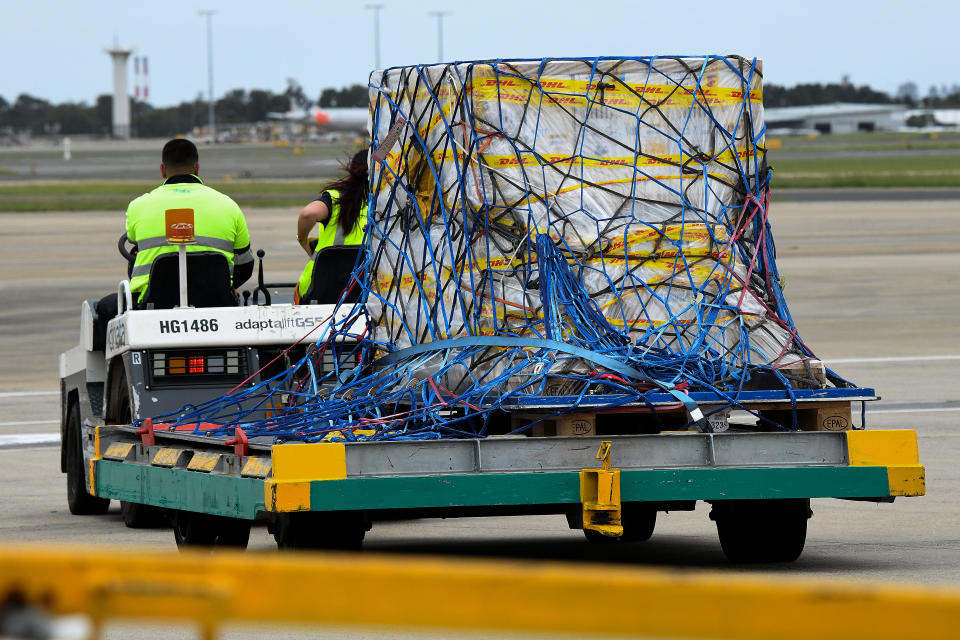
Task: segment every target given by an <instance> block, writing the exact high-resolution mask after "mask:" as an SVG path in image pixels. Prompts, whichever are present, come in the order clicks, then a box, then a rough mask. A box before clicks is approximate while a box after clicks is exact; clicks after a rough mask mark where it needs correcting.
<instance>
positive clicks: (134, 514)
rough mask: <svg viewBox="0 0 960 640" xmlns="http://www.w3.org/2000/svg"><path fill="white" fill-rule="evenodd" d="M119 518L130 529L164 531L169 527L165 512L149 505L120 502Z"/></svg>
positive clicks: (168, 519)
mask: <svg viewBox="0 0 960 640" xmlns="http://www.w3.org/2000/svg"><path fill="white" fill-rule="evenodd" d="M120 516H121V517H122V518H123V524H125V525H127V527H128V528H130V529H165V528H167V527H169V526H170V518H169V516H168V515H167V513H166V511H164V510H163V509H161V508H160V507H155V506H153V505H150V504H140V503H138V502H127V501H126V500H121V501H120Z"/></svg>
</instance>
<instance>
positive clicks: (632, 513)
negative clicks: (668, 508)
mask: <svg viewBox="0 0 960 640" xmlns="http://www.w3.org/2000/svg"><path fill="white" fill-rule="evenodd" d="M620 522H621V524H623V538H621V539H622V540H623V541H624V542H644V541H646V540H649V539H650V536H652V535H653V530H654V529H655V528H656V526H657V510H656V509H655V508H654V507H651V506H649V505H646V504H643V503H637V502H633V503H626V504H624V505H623V508H622V511H621V513H620Z"/></svg>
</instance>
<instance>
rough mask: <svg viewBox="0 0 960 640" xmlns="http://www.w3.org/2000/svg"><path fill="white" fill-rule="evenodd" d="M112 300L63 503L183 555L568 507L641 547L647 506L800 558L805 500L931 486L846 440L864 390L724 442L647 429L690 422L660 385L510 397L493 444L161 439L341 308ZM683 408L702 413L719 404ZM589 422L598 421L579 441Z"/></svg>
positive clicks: (67, 422) (74, 387) (596, 536)
mask: <svg viewBox="0 0 960 640" xmlns="http://www.w3.org/2000/svg"><path fill="white" fill-rule="evenodd" d="M261 282H262V278H261ZM120 299H121V301H122V303H121V313H120V315H119V316H118V317H117V318H115V319H113V320H111V321H110V322H109V323H108V324H107V331H106V338H105V341H104V343H102V344H101V343H98V341H97V338H96V336H95V332H94V330H93V327H94V323H95V321H96V317H95V312H94V310H93V304H92V302H91V301H88V302H85V303H84V304H83V307H82V314H81V332H80V333H81V341H80V345H78V346H77V347H75V348H73V349H71V350H70V351H67V352H65V353H64V354H62V355H61V358H60V377H61V405H62V423H61V433H62V442H63V446H62V449H61V451H62V454H61V463H62V469H61V470H62V471H64V472H66V473H67V480H68V481H67V486H68V502H69V505H70V509H71V511H72V512H73V513H76V514H96V513H103V512H105V511H106V509H107V507H108V506H109V503H110V501H111V500H119V501H120V502H121V511H122V514H123V519H124V522H125V523H126V524H127V525H128V526H130V527H142V526H157V525H158V524H160V523H163V524H166V523H167V522H169V523H172V525H173V530H174V536H175V539H176V542H177V543H178V545H180V546H183V545H221V546H234V547H245V546H246V544H247V541H248V539H249V534H250V527H251V524H253V523H254V522H255V521H265V522H266V523H267V525H268V527H269V529H270V530H271V532H272V533H273V535H274V537H275V539H276V541H277V544H278V546H279V547H281V548H285V547H295V548H358V547H360V545H361V544H362V541H363V538H364V534H365V532H366V531H367V530H368V529H369V528H370V527H371V526H372V523H375V522H377V521H382V520H389V519H406V518H418V517H457V516H487V515H490V516H495V515H496V516H505V515H524V514H562V515H565V516H566V518H567V521H568V524H569V526H570V527H571V528H575V529H583V530H584V533H585V535H586V537H587V539H588V540H590V541H591V542H607V541H617V540H626V541H642V540H646V539H648V538H649V537H650V536H651V535H652V533H653V530H654V527H655V524H656V518H657V513H658V512H662V511H679V510H692V509H694V507H695V505H696V503H697V502H698V501H705V502H708V503H710V504H711V506H712V510H711V514H710V518H711V519H712V520H714V521H715V522H716V525H717V530H718V533H719V538H720V542H721V546H722V547H723V550H724V552H725V554H726V555H727V557H728V558H730V559H731V560H733V561H791V560H794V559H796V558H797V557H798V556H799V555H800V553H801V552H802V550H803V545H804V542H805V538H806V526H807V519H808V518H809V517H810V515H811V510H810V499H812V498H842V499H853V500H871V501H878V502H889V501H892V500H893V499H894V498H895V497H898V496H918V495H923V493H924V469H923V466H921V465H920V464H919V460H918V453H917V439H916V434H915V433H914V432H913V431H908V430H897V431H868V430H863V429H853V425H852V420H851V419H850V416H851V413H850V406H851V403H857V402H864V401H867V400H872V399H875V394H874V391H873V390H872V389H861V388H819V389H795V390H793V391H792V392H791V393H788V392H786V391H784V390H779V391H770V390H751V391H743V392H742V393H741V394H740V396H739V398H740V402H741V403H742V406H744V407H746V408H750V409H752V410H754V411H755V413H756V414H761V415H762V414H763V413H764V412H767V413H766V415H769V416H772V417H774V418H778V416H779V418H778V419H779V420H780V421H781V422H783V421H784V420H783V415H786V414H791V415H793V416H796V418H795V420H796V421H797V422H798V424H797V425H796V427H799V429H798V430H790V429H788V430H783V431H781V430H774V429H770V428H766V429H765V428H763V427H762V425H761V424H760V423H754V424H751V423H749V422H747V423H742V422H740V423H738V422H737V421H736V420H732V421H731V422H730V423H729V424H728V423H727V422H726V415H725V414H722V418H723V419H722V420H720V421H719V422H718V423H716V424H715V425H714V426H715V427H716V428H715V429H714V430H715V431H722V432H717V433H701V432H695V431H674V430H671V427H670V426H665V425H664V423H662V422H660V419H659V418H658V422H657V426H655V427H651V424H652V423H651V421H650V410H651V408H653V407H657V408H658V413H662V416H663V417H664V419H665V421H666V422H667V423H669V420H666V418H668V417H670V416H671V415H673V416H674V417H675V418H677V424H678V426H679V425H683V424H685V423H687V422H689V416H688V415H687V413H686V412H685V410H684V409H683V408H682V407H677V406H676V405H677V403H676V398H675V397H673V396H671V395H670V394H667V393H663V394H658V393H651V394H649V395H648V396H647V400H648V402H647V405H646V406H626V405H625V406H622V407H617V409H616V410H615V411H612V412H611V411H609V410H608V411H606V412H605V411H603V410H597V407H602V406H604V405H605V404H608V400H609V399H606V398H604V397H603V396H602V395H592V396H583V397H566V396H549V397H547V396H545V397H537V396H528V397H526V398H524V399H523V400H522V401H521V400H517V401H515V402H514V403H512V404H510V403H505V404H504V405H503V407H502V409H503V411H502V412H501V418H505V421H506V426H505V427H504V428H503V429H502V430H501V431H499V432H497V431H494V432H493V433H494V434H496V435H489V436H487V437H484V438H464V439H440V440H406V441H367V442H316V443H302V442H288V443H283V444H273V443H272V439H269V440H270V441H269V442H268V441H264V440H263V439H262V438H256V437H254V438H250V439H247V438H246V437H245V436H244V434H243V433H242V432H241V430H239V429H238V430H236V431H232V432H231V433H233V435H232V436H224V435H222V433H223V430H222V429H221V430H220V432H219V433H220V435H209V434H207V433H205V429H207V428H208V427H207V426H205V425H202V424H200V425H196V424H195V425H180V426H178V427H175V428H173V429H172V430H170V428H169V426H168V425H158V426H157V427H156V428H155V427H154V425H153V420H152V419H151V417H152V416H158V415H161V414H163V413H165V412H169V411H176V410H178V409H179V408H180V407H183V406H184V405H186V404H189V403H197V402H202V401H204V400H207V399H210V398H217V397H219V396H221V395H222V394H224V393H227V392H229V391H230V390H231V389H232V388H235V387H236V385H237V384H248V383H249V384H254V383H255V382H256V381H257V380H258V379H260V378H261V377H264V376H267V375H270V373H269V371H263V369H264V367H265V366H266V365H267V364H269V363H270V362H272V361H273V360H274V359H276V358H277V357H278V356H277V355H276V354H278V353H282V352H284V351H285V350H286V349H288V348H289V346H290V345H291V344H292V343H295V342H297V341H298V340H299V339H302V337H303V335H304V334H305V332H309V331H310V327H320V328H321V329H322V327H323V326H324V323H326V322H329V321H331V319H332V320H334V321H336V320H338V319H342V318H340V316H341V315H344V316H345V314H346V311H344V310H343V309H341V308H339V307H337V306H336V305H300V306H293V305H286V304H273V305H270V306H254V305H251V306H240V307H230V308H219V307H218V308H199V309H195V308H179V309H160V310H136V309H133V308H132V304H131V297H130V293H129V289H128V288H125V287H124V286H121V290H120ZM347 321H348V322H349V320H347ZM348 334H349V332H347V333H346V334H344V335H348ZM302 348H305V346H304V347H302ZM194 361H196V363H195V364H196V365H197V367H198V368H197V370H196V371H194V370H193V364H194ZM318 366H324V364H323V362H322V361H318ZM267 368H269V367H267ZM690 397H691V398H692V400H693V401H695V402H696V403H697V405H698V406H699V407H701V408H702V409H703V411H704V413H710V412H711V410H712V409H711V408H712V407H713V408H716V407H722V406H723V404H724V402H725V401H724V399H723V398H720V397H714V396H712V395H711V394H710V393H704V392H692V393H691V394H690ZM792 407H795V408H796V411H795V412H794V411H793V409H792ZM558 408H562V409H563V410H561V411H560V415H559V416H556V417H557V418H558V421H559V422H560V423H561V424H560V426H559V427H556V426H555V428H554V430H553V431H552V432H551V431H546V430H544V429H543V428H542V427H543V425H536V424H535V425H534V426H533V427H531V428H529V429H526V430H525V432H524V433H523V434H518V435H510V433H511V431H512V432H514V433H516V432H517V431H520V430H518V429H516V428H515V424H516V423H515V422H511V421H515V420H518V419H519V420H521V421H522V420H528V421H529V420H531V419H532V420H534V421H537V419H538V416H541V417H542V416H547V415H553V414H557V412H558ZM564 411H567V412H570V411H576V412H578V413H576V414H570V413H566V414H564ZM671 412H672V413H671ZM717 417H719V416H714V418H717ZM594 419H595V420H594ZM581 422H583V423H584V424H586V423H588V422H589V425H588V426H589V428H585V429H583V430H578V425H580V423H581ZM215 426H222V425H215ZM521 430H522V429H521ZM568 433H569V434H576V433H583V434H585V435H566V434H568ZM557 434H559V435H557Z"/></svg>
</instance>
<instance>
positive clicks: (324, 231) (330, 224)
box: [297, 189, 367, 296]
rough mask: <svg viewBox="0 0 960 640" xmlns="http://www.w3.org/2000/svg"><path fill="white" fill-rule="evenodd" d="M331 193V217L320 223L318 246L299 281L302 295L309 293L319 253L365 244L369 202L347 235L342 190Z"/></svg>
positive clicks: (298, 285)
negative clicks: (332, 248) (341, 205)
mask: <svg viewBox="0 0 960 640" xmlns="http://www.w3.org/2000/svg"><path fill="white" fill-rule="evenodd" d="M327 193H329V194H330V200H332V201H333V207H332V210H331V211H330V217H329V218H327V220H326V223H325V224H322V225H318V226H319V227H320V237H319V238H318V239H317V248H316V250H315V251H314V252H313V256H312V257H311V258H310V262H308V263H307V266H306V267H304V268H303V273H301V274H300V280H299V281H298V283H297V292H298V293H299V294H300V295H301V296H302V295H304V294H306V293H307V290H308V289H309V288H310V283H311V282H312V281H313V265H314V261H315V260H316V259H317V253H319V252H320V251H321V250H322V249H326V248H327V247H339V246H343V245H357V244H363V232H364V230H365V229H366V228H367V204H366V203H364V204H363V207H361V208H360V215H359V216H358V217H357V222H356V224H355V225H353V229H351V230H350V233H348V234H347V235H344V234H343V229H341V228H340V192H339V191H337V190H336V189H327Z"/></svg>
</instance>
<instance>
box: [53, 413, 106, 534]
mask: <svg viewBox="0 0 960 640" xmlns="http://www.w3.org/2000/svg"><path fill="white" fill-rule="evenodd" d="M61 446H64V447H66V458H67V507H68V508H69V509H70V513H72V514H73V515H75V516H89V515H101V514H104V513H106V512H107V509H109V508H110V500H109V499H107V498H98V497H97V496H92V495H90V494H89V493H88V492H87V481H86V475H85V473H84V461H83V446H82V443H81V441H80V407H78V406H77V403H75V402H72V403H70V406H69V407H68V408H67V428H66V430H65V433H64V442H63V443H62V445H61Z"/></svg>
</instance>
